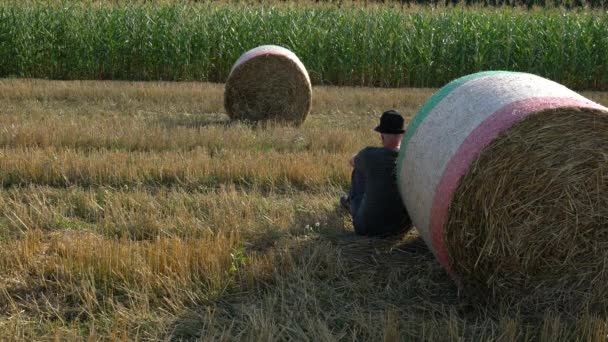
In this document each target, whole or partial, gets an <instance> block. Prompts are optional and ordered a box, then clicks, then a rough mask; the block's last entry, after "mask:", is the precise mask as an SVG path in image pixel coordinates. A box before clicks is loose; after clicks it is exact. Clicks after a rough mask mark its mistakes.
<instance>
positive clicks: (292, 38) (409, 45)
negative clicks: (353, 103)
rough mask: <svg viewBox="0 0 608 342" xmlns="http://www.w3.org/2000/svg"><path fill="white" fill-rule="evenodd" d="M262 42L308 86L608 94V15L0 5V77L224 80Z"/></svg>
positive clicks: (330, 7) (352, 8)
mask: <svg viewBox="0 0 608 342" xmlns="http://www.w3.org/2000/svg"><path fill="white" fill-rule="evenodd" d="M263 44H276V45H281V46H284V47H286V48H288V49H290V50H292V51H293V52H294V53H296V55H298V56H299V57H300V59H301V60H302V62H303V63H304V64H305V65H306V68H307V69H308V70H309V72H310V76H311V79H312V81H313V83H314V84H330V85H353V86H382V87H405V86H408V87H409V86H414V87H438V86H442V85H443V84H445V83H447V82H449V81H450V80H452V79H454V78H457V77H459V76H462V75H465V74H470V73H473V72H476V71H481V70H512V71H523V72H530V73H534V74H538V75H541V76H543V77H546V78H549V79H552V80H554V81H557V82H559V83H562V84H564V85H566V86H568V87H570V88H574V89H595V90H604V89H608V14H606V12H601V11H595V10H581V11H565V10H559V9H535V10H531V11H525V10H523V9H517V8H515V9H508V8H502V9H500V10H497V9H482V8H471V9H467V8H463V7H456V8H447V7H446V8H439V9H438V8H431V7H418V8H412V9H407V8H406V7H405V6H370V7H364V6H339V5H317V6H314V5H306V4H304V5H294V4H286V5H279V4H270V5H261V6H260V5H257V6H251V5H243V4H232V5H231V4H225V3H219V4H218V3H211V4H209V3H203V4H196V3H172V2H169V3H162V4H159V3H153V4H146V3H135V2H133V3H128V4H111V3H105V2H102V3H92V4H84V3H81V2H73V3H72V2H70V3H67V2H66V3H55V2H51V3H37V2H26V3H25V4H19V3H15V2H5V3H2V4H0V77H33V78H50V79H103V80H105V79H112V80H171V81H186V80H196V81H210V82H224V81H225V80H226V78H227V76H228V73H229V71H230V67H231V66H232V64H233V63H234V61H235V60H236V59H237V58H238V57H239V56H240V55H241V54H242V53H244V52H245V51H247V50H249V49H251V48H254V47H256V46H259V45H263Z"/></svg>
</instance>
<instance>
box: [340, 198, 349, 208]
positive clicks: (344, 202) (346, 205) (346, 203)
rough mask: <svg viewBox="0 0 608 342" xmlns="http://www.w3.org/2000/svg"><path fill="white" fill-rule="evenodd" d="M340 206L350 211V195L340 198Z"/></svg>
mask: <svg viewBox="0 0 608 342" xmlns="http://www.w3.org/2000/svg"><path fill="white" fill-rule="evenodd" d="M340 206H341V207H342V208H344V209H346V210H348V211H350V197H349V196H348V194H344V195H342V196H340Z"/></svg>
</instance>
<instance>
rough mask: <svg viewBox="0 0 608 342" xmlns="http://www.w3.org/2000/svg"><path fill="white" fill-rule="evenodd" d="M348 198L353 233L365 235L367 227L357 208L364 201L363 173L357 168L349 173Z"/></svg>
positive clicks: (359, 207)
mask: <svg viewBox="0 0 608 342" xmlns="http://www.w3.org/2000/svg"><path fill="white" fill-rule="evenodd" d="M349 199H350V215H351V217H352V218H353V226H354V227H355V233H357V234H359V235H366V234H367V229H366V227H365V224H364V220H363V213H362V211H360V210H359V209H361V207H362V204H363V203H364V201H365V175H363V173H362V172H361V171H359V170H357V169H353V173H352V175H351V188H350V194H349Z"/></svg>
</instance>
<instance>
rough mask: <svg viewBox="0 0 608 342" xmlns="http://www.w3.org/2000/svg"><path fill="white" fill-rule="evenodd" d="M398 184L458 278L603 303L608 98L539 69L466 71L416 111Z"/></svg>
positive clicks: (477, 286)
mask: <svg viewBox="0 0 608 342" xmlns="http://www.w3.org/2000/svg"><path fill="white" fill-rule="evenodd" d="M398 185H399V187H400V192H401V194H402V199H403V201H404V203H405V205H406V207H407V208H408V211H409V213H410V216H411V217H412V221H413V222H414V225H415V226H416V227H417V228H418V230H419V231H420V233H421V235H422V236H423V238H424V240H425V241H426V243H427V245H428V246H429V248H430V249H431V250H432V251H433V253H434V254H435V256H436V257H437V259H438V260H439V262H440V263H441V264H442V265H443V267H444V268H445V269H446V270H447V271H448V272H449V273H450V275H451V276H452V278H454V279H455V280H456V281H457V283H458V284H459V285H461V287H463V288H465V289H470V290H474V291H475V292H477V293H483V294H485V295H499V296H502V295H509V294H512V295H517V296H519V295H524V294H525V295H529V296H530V298H534V299H533V300H535V301H536V302H537V303H538V302H540V301H541V300H542V299H541V297H542V298H547V296H554V297H552V298H551V301H553V300H557V299H558V298H560V299H563V300H564V301H570V302H572V301H579V302H580V303H583V302H587V303H590V302H593V303H603V304H605V301H606V298H608V297H607V296H606V295H607V294H608V292H607V289H608V286H606V285H605V284H604V282H606V281H607V280H608V274H607V272H606V271H607V270H608V269H607V265H608V109H607V108H605V107H603V106H601V105H599V104H596V103H594V102H591V101H590V100H587V99H586V98H584V97H582V96H581V95H579V94H577V93H575V92H573V91H571V90H569V89H567V88H566V87H564V86H562V85H560V84H557V83H555V82H552V81H549V80H547V79H544V78H541V77H538V76H535V75H531V74H525V73H511V72H483V73H477V74H473V75H469V76H466V77H463V78H460V79H458V80H455V81H453V82H451V83H449V84H448V85H446V86H445V87H444V88H442V89H441V90H439V91H438V92H437V93H436V94H434V95H433V96H432V97H431V98H430V99H429V100H428V102H427V103H426V104H425V105H424V106H423V107H422V108H421V109H420V111H419V112H418V113H417V114H416V116H415V117H414V118H413V119H412V122H411V123H410V125H409V127H408V129H407V132H406V135H405V136H404V138H403V142H402V147H401V152H400V156H399V161H398ZM573 294H576V295H575V296H573ZM559 296H562V297H559ZM581 296H582V297H581ZM581 299H584V300H585V301H580V300H581ZM570 304H572V303H569V304H568V305H570Z"/></svg>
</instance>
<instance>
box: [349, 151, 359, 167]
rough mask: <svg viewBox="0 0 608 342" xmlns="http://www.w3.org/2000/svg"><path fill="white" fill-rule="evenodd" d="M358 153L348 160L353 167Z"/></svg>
mask: <svg viewBox="0 0 608 342" xmlns="http://www.w3.org/2000/svg"><path fill="white" fill-rule="evenodd" d="M357 154H358V153H355V154H353V156H352V157H351V158H350V160H349V161H348V163H349V164H350V166H351V167H353V168H354V167H355V158H357Z"/></svg>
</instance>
